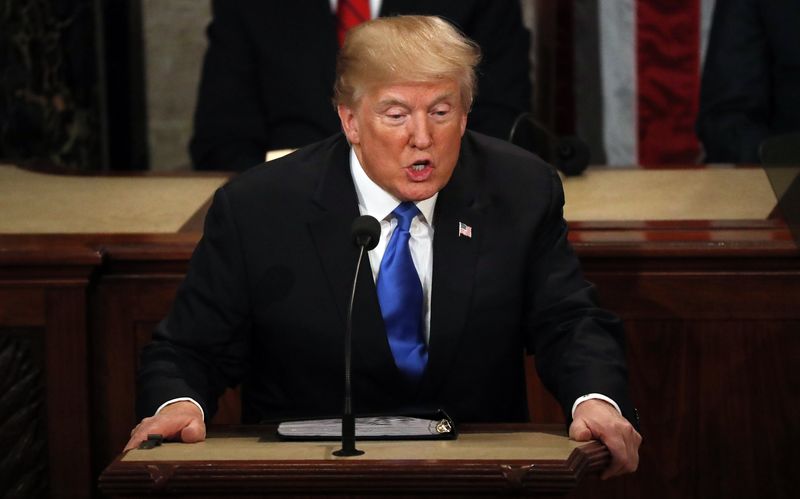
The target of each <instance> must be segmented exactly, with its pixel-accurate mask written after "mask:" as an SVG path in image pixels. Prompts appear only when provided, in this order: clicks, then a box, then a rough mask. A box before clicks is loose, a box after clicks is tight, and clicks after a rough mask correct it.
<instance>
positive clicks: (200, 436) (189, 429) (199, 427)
mask: <svg viewBox="0 0 800 499" xmlns="http://www.w3.org/2000/svg"><path fill="white" fill-rule="evenodd" d="M205 438H206V425H205V424H203V421H202V420H201V419H192V421H191V422H190V423H189V424H188V425H186V426H185V427H184V428H183V429H182V430H181V441H182V442H186V443H192V442H200V441H202V440H205Z"/></svg>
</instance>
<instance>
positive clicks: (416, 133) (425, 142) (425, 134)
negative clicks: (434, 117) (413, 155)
mask: <svg viewBox="0 0 800 499" xmlns="http://www.w3.org/2000/svg"><path fill="white" fill-rule="evenodd" d="M409 128H410V130H409V140H410V144H411V147H414V148H416V149H427V148H428V147H430V146H431V144H432V143H433V136H432V135H431V127H430V124H429V123H428V117H427V115H423V116H414V117H412V119H411V120H409Z"/></svg>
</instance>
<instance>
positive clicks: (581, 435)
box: [569, 419, 592, 442]
mask: <svg viewBox="0 0 800 499" xmlns="http://www.w3.org/2000/svg"><path fill="white" fill-rule="evenodd" d="M569 438H571V439H572V440H575V441H576V442H586V441H587V440H591V439H592V430H590V429H589V427H588V426H587V425H586V421H584V420H583V419H576V420H574V421H572V424H571V425H569Z"/></svg>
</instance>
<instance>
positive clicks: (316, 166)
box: [224, 134, 346, 199]
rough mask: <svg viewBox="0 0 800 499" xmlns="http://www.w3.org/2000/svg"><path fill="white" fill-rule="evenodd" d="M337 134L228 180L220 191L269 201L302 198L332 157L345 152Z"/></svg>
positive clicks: (314, 184)
mask: <svg viewBox="0 0 800 499" xmlns="http://www.w3.org/2000/svg"><path fill="white" fill-rule="evenodd" d="M342 141H343V139H342V138H341V136H340V134H337V135H334V136H332V137H329V138H328V139H325V140H322V141H320V142H316V143H314V144H311V145H308V146H306V147H303V148H301V149H298V150H296V151H294V152H292V153H290V154H287V155H286V156H283V157H281V158H278V159H275V160H272V161H269V162H264V163H261V164H258V165H256V166H254V167H252V168H250V169H248V170H245V171H244V172H242V173H241V174H239V175H237V176H236V177H234V178H232V179H231V180H230V181H229V182H228V183H227V184H226V185H225V186H224V189H225V190H226V191H227V194H228V195H230V196H232V197H236V198H240V197H245V198H249V197H254V196H255V197H261V198H263V197H272V198H278V199H282V198H285V197H286V196H287V195H288V196H297V195H298V194H300V193H302V194H303V195H304V197H306V196H307V195H308V194H309V193H310V192H312V191H313V190H314V188H315V187H316V185H317V184H318V183H319V181H320V178H321V176H322V175H323V173H324V170H325V166H326V165H327V164H329V162H330V161H334V160H335V159H336V158H334V156H335V155H337V154H338V155H341V154H342V150H346V142H344V143H342Z"/></svg>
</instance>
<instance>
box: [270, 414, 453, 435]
mask: <svg viewBox="0 0 800 499" xmlns="http://www.w3.org/2000/svg"><path fill="white" fill-rule="evenodd" d="M278 436H279V437H280V438H282V439H286V440H332V439H339V438H341V437H342V420H341V419H338V418H337V419H316V420H305V421H288V422H284V423H281V424H280V425H278ZM455 437H456V431H455V425H454V424H453V422H452V420H450V418H448V417H446V416H444V415H441V416H440V417H436V418H433V419H426V418H417V417H410V416H378V417H361V418H356V439H362V440H394V439H431V438H435V439H442V438H455Z"/></svg>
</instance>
